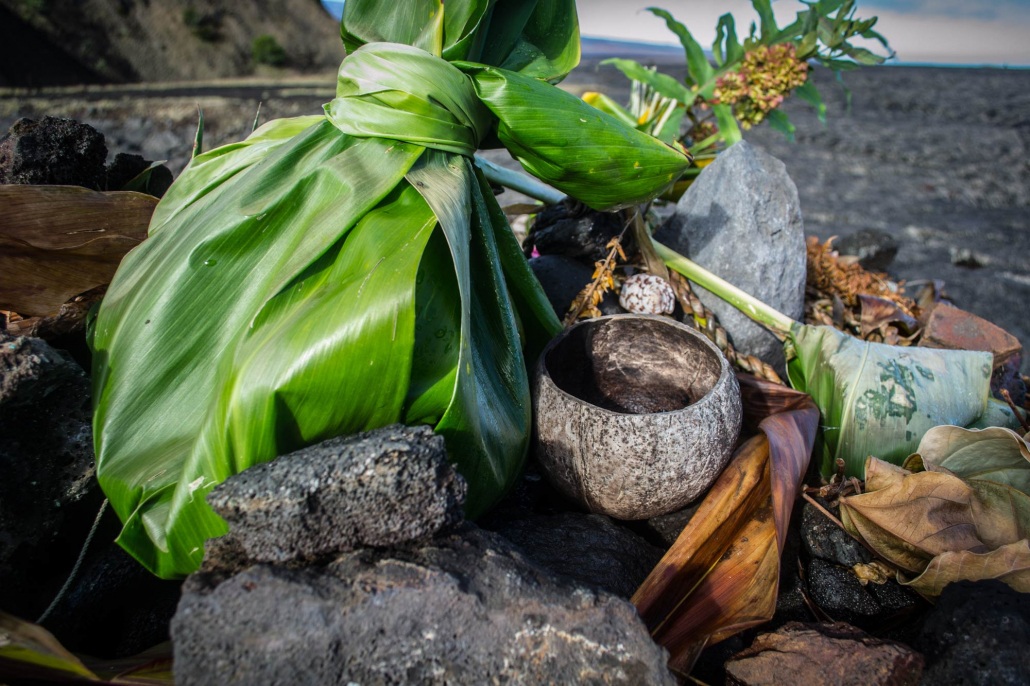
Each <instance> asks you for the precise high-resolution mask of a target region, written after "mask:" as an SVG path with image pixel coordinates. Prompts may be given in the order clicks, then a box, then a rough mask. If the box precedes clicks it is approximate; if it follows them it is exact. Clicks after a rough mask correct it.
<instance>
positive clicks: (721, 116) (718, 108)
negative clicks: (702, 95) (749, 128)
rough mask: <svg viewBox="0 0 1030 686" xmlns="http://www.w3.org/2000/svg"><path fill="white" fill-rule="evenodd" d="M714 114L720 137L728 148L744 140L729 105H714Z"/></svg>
mask: <svg viewBox="0 0 1030 686" xmlns="http://www.w3.org/2000/svg"><path fill="white" fill-rule="evenodd" d="M712 113H713V114H714V115H715V121H716V123H717V124H718V126H719V137H720V138H721V139H722V141H723V144H724V145H725V146H726V147H727V148H728V147H729V146H731V145H733V144H734V143H736V142H737V141H740V140H743V139H744V135H743V134H742V133H741V132H740V126H739V125H738V124H737V118H736V117H735V116H733V108H732V107H730V106H729V105H712Z"/></svg>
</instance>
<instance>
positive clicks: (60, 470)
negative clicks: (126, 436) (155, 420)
mask: <svg viewBox="0 0 1030 686" xmlns="http://www.w3.org/2000/svg"><path fill="white" fill-rule="evenodd" d="M90 418H91V408H90V387H89V379H88V378H86V375H85V373H83V371H82V369H81V368H80V367H79V366H78V365H77V364H75V363H74V362H72V361H71V360H70V359H68V358H66V357H65V356H64V355H63V354H61V353H60V352H58V351H56V350H54V349H53V348H51V347H50V346H49V345H47V343H46V342H45V341H43V340H41V339H38V338H24V337H13V336H9V335H7V334H4V333H2V332H0V436H2V437H3V439H2V440H0V607H2V608H3V609H4V610H6V611H8V612H13V613H18V614H21V615H24V616H35V614H36V613H38V612H40V611H41V610H42V609H43V607H45V606H46V602H47V601H48V600H49V597H50V594H51V593H53V592H54V591H56V588H57V586H59V585H60V581H57V578H59V577H61V576H63V575H65V574H67V571H68V569H69V568H70V566H71V561H72V560H74V557H75V555H76V554H77V553H78V550H79V549H78V546H81V544H82V540H83V539H84V538H85V536H86V531H88V529H89V525H90V522H91V521H92V519H93V516H94V515H95V514H96V508H97V507H99V505H100V495H99V489H98V488H97V483H96V478H95V467H94V464H93V431H92V427H91V424H90ZM65 563H67V565H68V566H67V567H65V566H64V565H65ZM55 581H56V585H54V582H55ZM51 585H53V588H51V587H50V586H51Z"/></svg>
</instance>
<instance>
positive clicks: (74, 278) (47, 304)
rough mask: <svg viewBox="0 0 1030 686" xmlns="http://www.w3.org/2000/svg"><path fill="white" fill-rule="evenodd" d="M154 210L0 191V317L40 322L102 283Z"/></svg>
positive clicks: (54, 193) (52, 189) (115, 199)
mask: <svg viewBox="0 0 1030 686" xmlns="http://www.w3.org/2000/svg"><path fill="white" fill-rule="evenodd" d="M156 205H157V198H154V197H152V196H149V195H144V194H143V193H133V192H125V191H115V192H110V193H99V192H97V191H92V190H89V189H88V188H79V187H78V186H18V185H9V186H0V274H3V280H2V281H0V310H12V311H14V312H17V313H18V314H20V315H22V316H25V317H35V316H46V315H50V314H54V313H55V312H57V311H58V309H59V308H60V307H61V305H62V304H64V303H65V302H66V301H67V300H68V299H69V298H71V297H72V296H75V295H78V294H80V293H83V292H85V291H88V290H90V289H92V288H96V287H97V286H102V285H104V284H106V283H109V282H110V281H111V277H112V276H114V273H115V270H116V269H117V268H118V264H119V263H120V262H121V261H122V258H123V257H124V256H125V254H126V253H127V252H129V250H131V249H132V248H134V247H136V246H137V245H139V243H140V242H141V241H142V240H143V239H144V238H146V235H147V225H148V224H149V223H150V217H151V215H152V214H153V213H154V207H155V206H156Z"/></svg>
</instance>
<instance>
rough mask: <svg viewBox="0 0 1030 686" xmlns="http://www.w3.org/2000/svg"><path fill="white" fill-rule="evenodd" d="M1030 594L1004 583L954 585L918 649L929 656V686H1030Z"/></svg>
mask: <svg viewBox="0 0 1030 686" xmlns="http://www.w3.org/2000/svg"><path fill="white" fill-rule="evenodd" d="M1028 645H1030V595H1028V594H1026V593H1019V592H1017V591H1014V590H1012V589H1011V588H1009V587H1008V586H1006V585H1005V584H1003V583H1002V582H1000V581H993V580H991V581H977V582H972V581H963V582H959V583H954V584H949V585H948V586H946V587H945V588H944V592H943V593H941V595H940V597H939V598H938V600H937V606H936V607H935V608H934V610H933V612H932V613H930V615H929V616H928V617H927V618H926V622H925V623H924V625H923V629H922V632H921V633H920V635H919V637H918V638H916V640H915V642H914V646H915V648H916V649H917V650H920V651H922V652H923V654H924V655H925V656H926V673H925V675H924V679H923V683H925V684H964V685H965V686H979V685H983V686H987V685H988V684H990V685H991V686H1016V685H1017V684H1020V685H1022V684H1028V683H1030V659H1027V646H1028Z"/></svg>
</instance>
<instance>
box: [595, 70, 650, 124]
mask: <svg viewBox="0 0 1030 686" xmlns="http://www.w3.org/2000/svg"><path fill="white" fill-rule="evenodd" d="M631 78H632V77H631ZM583 102H585V103H586V104H588V105H590V106H591V107H594V108H596V109H599V110H601V111H602V112H604V113H605V114H610V115H611V116H613V117H615V118H616V119H618V120H619V121H620V122H622V123H623V124H625V125H626V126H629V127H630V128H636V127H637V120H636V118H635V117H634V116H633V115H632V114H630V113H629V110H627V109H626V108H625V107H623V106H622V105H620V104H619V103H617V102H615V101H614V100H612V99H611V98H609V97H608V96H607V95H605V94H604V93H594V92H590V93H584V94H583Z"/></svg>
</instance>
